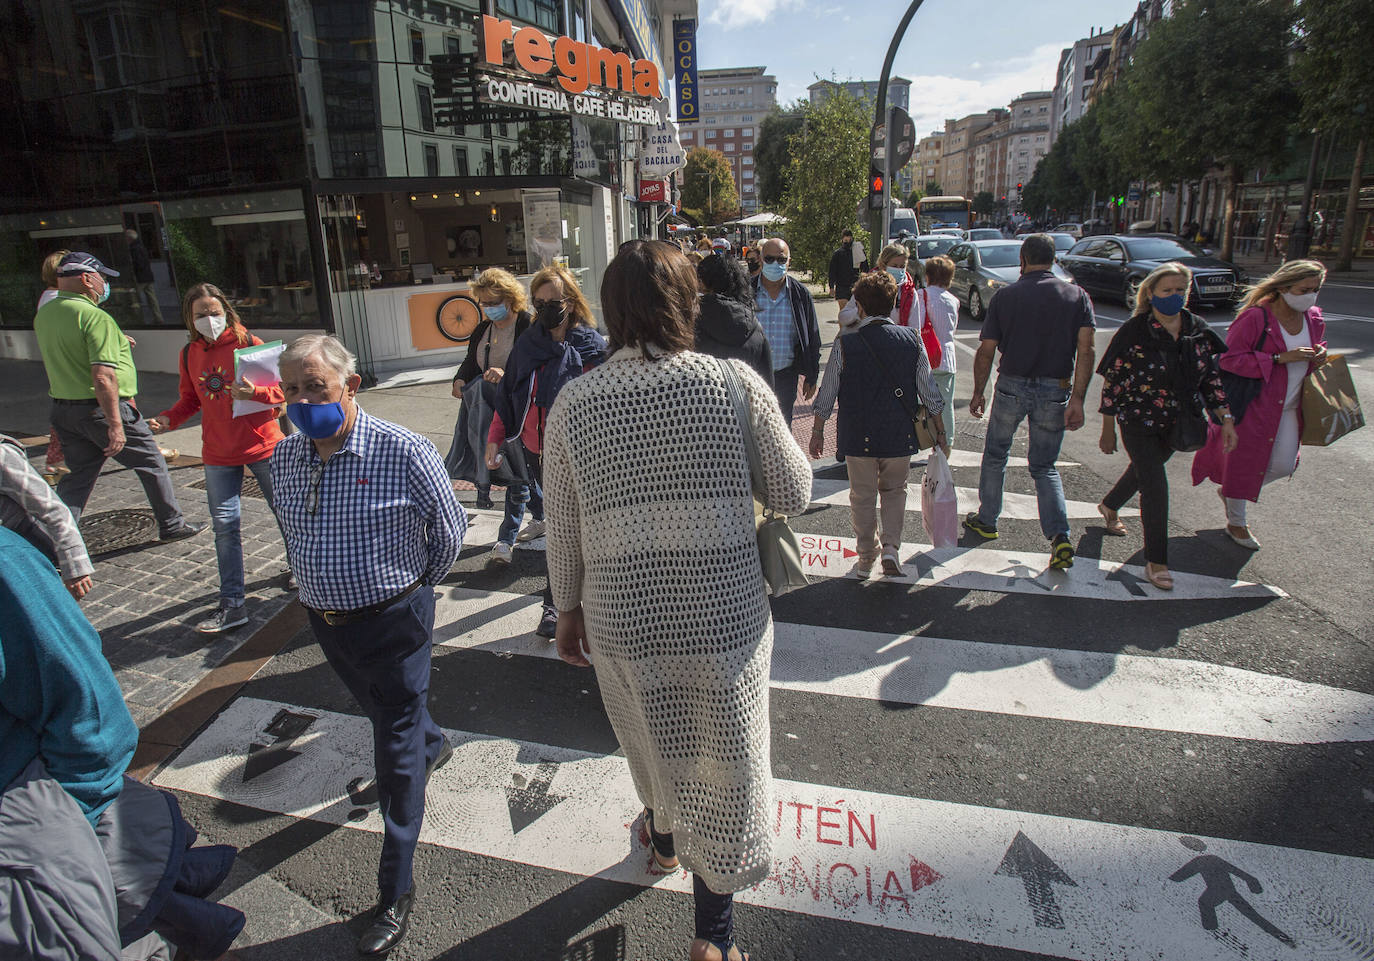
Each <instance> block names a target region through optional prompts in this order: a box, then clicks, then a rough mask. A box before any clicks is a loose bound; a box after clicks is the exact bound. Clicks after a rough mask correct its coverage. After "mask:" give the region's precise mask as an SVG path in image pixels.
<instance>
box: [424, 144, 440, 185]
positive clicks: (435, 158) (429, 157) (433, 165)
mask: <svg viewBox="0 0 1374 961" xmlns="http://www.w3.org/2000/svg"><path fill="white" fill-rule="evenodd" d="M425 176H426V177H437V176H439V148H438V147H437V146H435V145H434V144H432V143H427V144H425Z"/></svg>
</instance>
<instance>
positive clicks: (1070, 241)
mask: <svg viewBox="0 0 1374 961" xmlns="http://www.w3.org/2000/svg"><path fill="white" fill-rule="evenodd" d="M1048 236H1049V238H1050V239H1051V240H1053V241H1054V259H1055V260H1058V259H1059V258H1060V257H1061V256H1063V255H1064V254H1066V253H1068V252H1069V251H1070V250H1072V249H1073V245H1074V244H1076V243H1078V238H1076V237H1074V235H1073V234H1061V233H1059V232H1058V231H1054V232H1051V233H1050V234H1049V235H1048Z"/></svg>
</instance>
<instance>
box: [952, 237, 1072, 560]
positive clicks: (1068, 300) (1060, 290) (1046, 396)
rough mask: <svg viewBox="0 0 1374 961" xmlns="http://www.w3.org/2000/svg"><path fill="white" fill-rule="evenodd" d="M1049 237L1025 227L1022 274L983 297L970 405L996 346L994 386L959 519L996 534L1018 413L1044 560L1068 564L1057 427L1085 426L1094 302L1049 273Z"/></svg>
mask: <svg viewBox="0 0 1374 961" xmlns="http://www.w3.org/2000/svg"><path fill="white" fill-rule="evenodd" d="M1053 267H1054V240H1053V239H1052V238H1050V237H1049V236H1048V235H1047V234H1031V235H1030V236H1029V237H1027V238H1026V239H1025V240H1024V241H1023V242H1022V244H1021V279H1020V280H1018V281H1016V283H1014V284H1011V285H1010V286H1008V287H1003V288H1002V289H1001V290H999V291H998V292H997V295H996V296H995V297H993V298H992V302H991V303H990V304H988V315H987V317H986V318H985V319H984V320H983V330H982V333H981V334H980V335H979V337H980V339H981V341H982V343H980V344H979V346H978V353H977V355H976V356H975V357H974V359H973V397H972V399H970V400H969V405H968V412H969V413H970V414H971V415H972V416H974V417H982V416H983V409H984V406H985V404H986V401H985V399H984V390H985V389H986V388H987V383H988V374H990V373H991V372H992V359H993V356H994V354H996V353H997V352H998V351H999V350H1000V351H1001V353H1002V361H1001V363H1000V364H998V366H997V389H996V394H995V396H994V397H993V401H992V416H991V417H990V418H989V419H988V432H987V439H986V440H985V441H984V442H983V466H982V473H981V476H980V477H979V480H978V510H976V511H974V512H972V513H970V514H969V515H968V516H967V517H965V518H964V526H965V527H966V528H968V529H969V530H971V531H973V532H974V533H975V534H977V535H978V536H979V537H982V538H984V539H985V540H992V539H994V538H995V537H997V518H998V517H999V516H1000V515H1001V513H1002V482H1003V480H1004V478H1005V476H1006V472H1007V452H1008V451H1010V450H1011V441H1012V438H1013V437H1014V436H1015V434H1016V428H1017V427H1019V426H1020V424H1021V421H1023V420H1027V421H1029V423H1030V450H1029V452H1028V455H1027V459H1028V460H1029V462H1030V474H1031V477H1033V478H1034V479H1035V495H1036V499H1037V501H1038V506H1039V509H1040V530H1041V531H1042V532H1044V535H1045V536H1046V537H1047V538H1049V540H1050V544H1051V546H1050V567H1053V568H1055V569H1057V570H1063V569H1065V568H1068V567H1072V566H1073V553H1074V552H1073V543H1072V542H1071V541H1070V540H1069V516H1068V510H1067V509H1066V508H1065V505H1064V485H1063V484H1062V483H1061V482H1060V479H1059V470H1058V469H1057V468H1056V467H1055V461H1056V460H1058V458H1059V448H1060V445H1061V444H1062V443H1063V441H1064V431H1065V429H1068V430H1078V428H1080V427H1082V426H1083V397H1084V395H1085V394H1087V392H1088V381H1089V380H1091V379H1092V375H1093V363H1094V361H1095V360H1096V350H1095V349H1094V347H1093V329H1094V326H1095V322H1094V320H1093V305H1092V301H1091V300H1090V299H1089V298H1088V295H1087V294H1086V293H1085V292H1084V291H1083V289H1082V288H1081V287H1078V286H1075V285H1074V284H1071V283H1066V282H1065V281H1062V280H1060V279H1059V278H1058V277H1056V276H1054V274H1053V273H1052V268H1053Z"/></svg>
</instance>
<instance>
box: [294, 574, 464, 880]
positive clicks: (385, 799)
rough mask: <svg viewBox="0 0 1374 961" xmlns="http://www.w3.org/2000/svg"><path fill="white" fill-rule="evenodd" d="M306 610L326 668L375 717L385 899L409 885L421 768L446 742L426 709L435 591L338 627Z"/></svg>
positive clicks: (419, 592)
mask: <svg viewBox="0 0 1374 961" xmlns="http://www.w3.org/2000/svg"><path fill="white" fill-rule="evenodd" d="M309 615H310V626H311V628H312V629H313V630H314V632H315V638H316V640H318V641H319V643H320V650H322V651H323V652H324V656H325V659H326V660H328V661H329V666H330V667H332V668H334V671H335V673H337V674H338V675H339V679H340V680H341V681H343V682H344V685H345V686H346V687H347V688H348V690H349V692H350V693H351V694H352V695H353V697H354V698H355V699H356V700H357V702H358V704H359V706H361V707H362V709H363V712H364V713H365V714H366V715H367V717H368V720H370V721H371V722H372V747H373V751H374V755H375V758H376V766H377V800H378V802H379V804H380V806H381V812H382V824H383V834H382V861H381V866H380V867H379V868H378V871H377V888H378V891H379V894H380V900H381V901H382V902H384V903H389V902H391V901H395V900H396V899H397V898H399V897H400V896H401V895H403V894H405V893H406V892H407V891H409V890H410V888H411V884H412V873H411V872H412V866H413V863H414V860H415V844H416V842H417V841H418V840H419V837H420V825H421V823H422V822H423V821H424V816H425V769H426V767H427V766H428V765H429V764H430V763H431V762H432V761H434V760H435V759H436V758H437V757H438V756H439V751H440V749H441V748H442V747H443V743H444V735H443V732H441V731H440V730H439V726H438V725H437V724H435V723H434V720H433V718H431V717H430V716H429V707H428V699H429V662H430V648H431V645H432V638H433V633H434V591H433V590H432V589H431V588H430V587H429V586H427V585H421V586H420V587H418V588H417V589H416V590H414V591H412V592H411V593H410V594H408V595H406V596H405V597H403V598H401V599H400V600H398V601H396V602H395V603H393V604H391V605H390V606H389V607H387V608H386V609H385V610H383V611H382V612H381V613H380V614H377V615H375V616H373V617H369V618H367V619H366V620H362V621H357V622H354V623H352V624H343V625H340V626H338V627H330V626H329V625H328V624H326V623H325V621H324V618H322V617H320V616H319V615H318V614H316V613H315V612H314V611H309Z"/></svg>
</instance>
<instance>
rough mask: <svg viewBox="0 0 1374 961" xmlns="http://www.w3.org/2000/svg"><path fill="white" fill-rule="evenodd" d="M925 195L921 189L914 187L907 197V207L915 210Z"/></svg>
mask: <svg viewBox="0 0 1374 961" xmlns="http://www.w3.org/2000/svg"><path fill="white" fill-rule="evenodd" d="M925 195H926V194H925V191H924V190H922V189H921V188H920V187H912V188H911V193H909V194H907V195H906V205H907V206H908V207H910V208H911V209H912V210H915V209H916V205H917V204H918V203H920V202H921V198H922V197H924V196H925Z"/></svg>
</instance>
